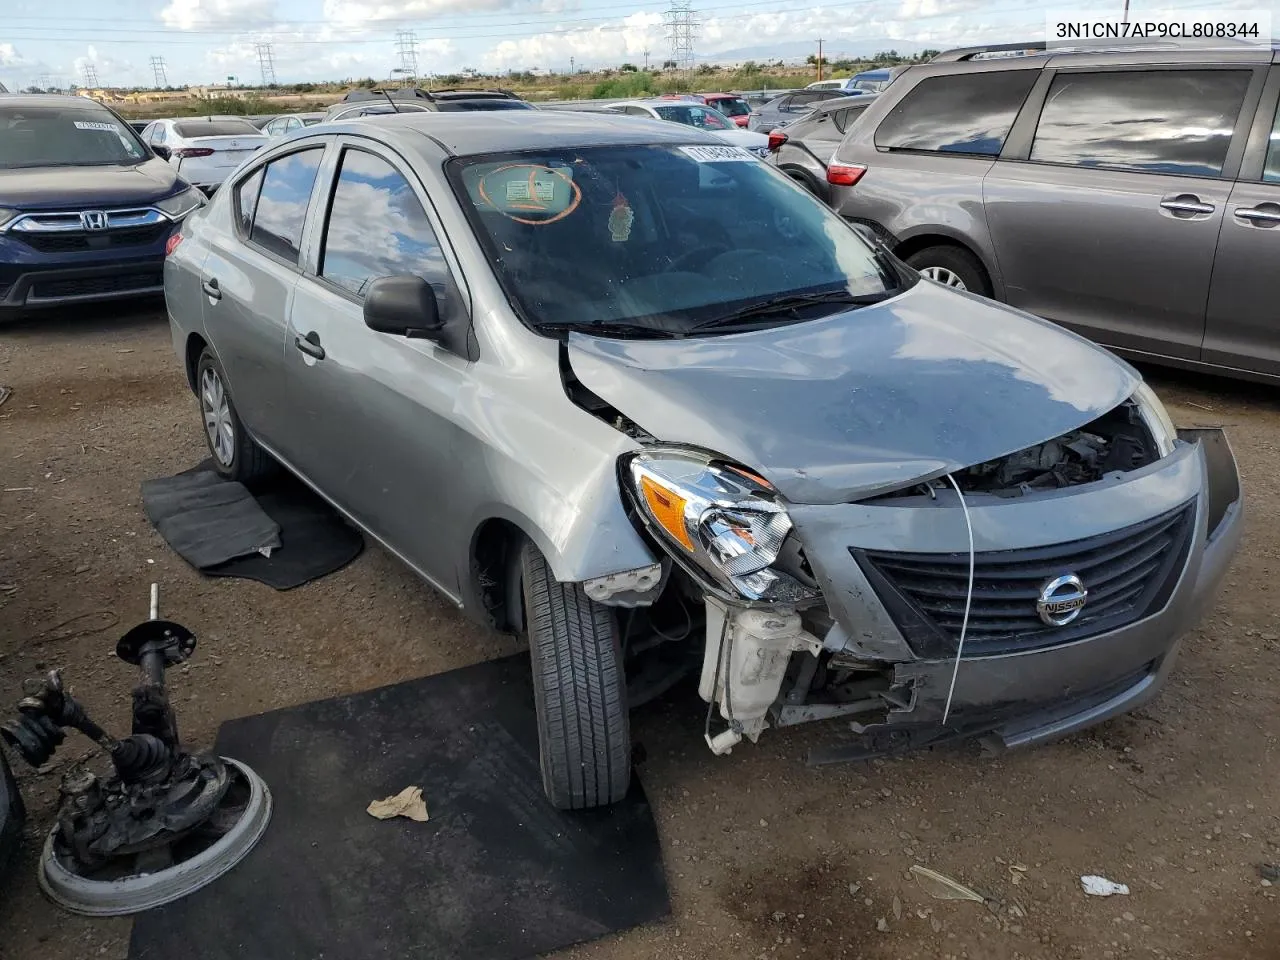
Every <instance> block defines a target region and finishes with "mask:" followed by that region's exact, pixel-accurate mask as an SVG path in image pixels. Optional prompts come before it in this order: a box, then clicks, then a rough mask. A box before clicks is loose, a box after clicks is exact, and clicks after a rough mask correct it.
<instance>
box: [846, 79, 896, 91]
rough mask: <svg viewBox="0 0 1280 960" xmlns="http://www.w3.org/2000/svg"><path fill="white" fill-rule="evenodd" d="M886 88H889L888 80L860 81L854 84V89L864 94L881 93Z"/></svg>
mask: <svg viewBox="0 0 1280 960" xmlns="http://www.w3.org/2000/svg"><path fill="white" fill-rule="evenodd" d="M886 86H888V81H887V80H858V81H856V82H855V83H854V85H853V89H855V90H861V91H863V92H864V93H879V92H880V90H881V89H883V88H884V87H886Z"/></svg>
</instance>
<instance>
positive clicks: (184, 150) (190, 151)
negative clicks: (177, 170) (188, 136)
mask: <svg viewBox="0 0 1280 960" xmlns="http://www.w3.org/2000/svg"><path fill="white" fill-rule="evenodd" d="M173 156H175V157H180V158H181V159H183V160H189V159H191V158H192V157H212V156H213V147H179V148H178V149H177V150H174V151H173Z"/></svg>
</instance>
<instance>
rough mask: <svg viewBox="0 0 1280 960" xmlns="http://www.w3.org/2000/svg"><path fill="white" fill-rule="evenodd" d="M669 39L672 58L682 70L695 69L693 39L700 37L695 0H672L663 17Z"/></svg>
mask: <svg viewBox="0 0 1280 960" xmlns="http://www.w3.org/2000/svg"><path fill="white" fill-rule="evenodd" d="M663 19H664V20H665V21H666V25H667V39H668V40H670V41H671V59H672V60H674V61H675V63H676V66H677V67H678V68H679V69H681V70H692V69H693V41H694V40H696V39H697V37H698V24H699V20H698V14H697V12H696V11H695V10H694V9H693V0H671V6H670V7H669V8H668V9H667V12H666V15H665V16H664V18H663Z"/></svg>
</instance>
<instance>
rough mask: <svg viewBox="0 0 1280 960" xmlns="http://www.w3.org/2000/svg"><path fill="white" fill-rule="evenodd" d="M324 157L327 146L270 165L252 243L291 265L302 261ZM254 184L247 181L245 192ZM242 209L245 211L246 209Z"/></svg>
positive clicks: (253, 224)
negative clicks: (311, 203) (304, 234)
mask: <svg viewBox="0 0 1280 960" xmlns="http://www.w3.org/2000/svg"><path fill="white" fill-rule="evenodd" d="M323 155H324V148H323V147H312V148H310V149H307V150H299V151H298V152H297V153H290V154H287V155H286V156H283V157H280V158H278V159H276V160H272V161H271V162H270V163H268V164H267V165H266V167H265V168H264V171H263V174H262V186H261V189H260V190H259V191H258V199H257V204H256V207H255V209H254V211H253V213H252V217H251V221H250V227H249V242H250V243H254V244H256V245H258V246H260V247H262V249H264V250H267V251H269V252H270V253H274V254H275V255H276V256H277V257H280V258H281V259H283V260H287V261H289V262H290V263H297V262H298V251H299V250H300V249H301V247H302V225H303V223H305V222H306V219H307V204H308V202H309V201H310V200H311V189H312V187H313V186H314V185H315V182H316V172H317V171H318V170H319V169H320V158H321V157H322V156H323ZM252 179H253V178H250V181H251V180H252ZM250 181H245V183H244V184H242V186H241V189H244V187H246V186H248V184H249V182H250ZM241 209H242V211H243V209H244V208H243V207H242V208H241ZM242 215H243V213H242Z"/></svg>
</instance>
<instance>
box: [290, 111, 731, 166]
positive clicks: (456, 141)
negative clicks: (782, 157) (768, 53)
mask: <svg viewBox="0 0 1280 960" xmlns="http://www.w3.org/2000/svg"><path fill="white" fill-rule="evenodd" d="M334 126H341V127H343V128H346V129H349V130H350V131H352V132H357V133H362V132H368V131H369V130H371V129H373V130H386V131H387V132H399V131H404V130H412V131H414V132H417V133H420V134H422V135H423V136H425V137H430V138H431V139H432V140H434V141H435V142H436V143H438V144H439V145H440V146H441V147H443V148H444V149H446V150H448V151H449V152H450V153H452V154H454V155H455V156H474V155H476V154H485V153H507V152H511V151H515V150H555V149H562V148H565V147H595V146H611V145H618V146H621V145H624V144H657V143H715V144H722V143H723V142H724V141H722V140H720V139H718V138H717V137H715V136H713V135H711V134H709V133H702V132H701V131H699V130H698V129H697V128H695V127H686V126H683V125H681V124H678V123H667V122H665V121H662V120H651V121H647V120H644V119H639V118H636V117H627V116H616V117H615V116H610V115H609V114H602V113H576V112H573V111H568V110H565V111H559V110H557V111H550V110H548V111H545V112H541V111H540V112H537V113H534V112H532V111H525V110H521V111H506V110H499V111H493V112H488V111H480V112H475V113H472V112H461V113H449V112H443V113H437V112H431V113H399V114H397V113H388V114H380V115H378V116H375V117H365V118H363V119H361V120H356V121H348V122H342V121H338V122H337V123H335V124H334ZM311 129H312V131H313V132H315V131H317V128H315V127H313V128H311ZM321 129H322V128H321Z"/></svg>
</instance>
